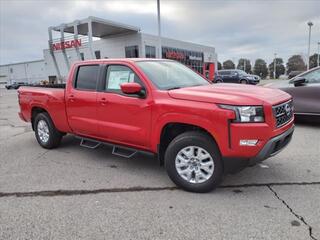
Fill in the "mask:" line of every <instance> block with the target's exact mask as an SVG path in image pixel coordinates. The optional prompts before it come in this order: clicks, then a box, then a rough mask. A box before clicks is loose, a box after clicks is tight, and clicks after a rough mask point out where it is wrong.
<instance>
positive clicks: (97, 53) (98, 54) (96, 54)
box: [94, 51, 101, 59]
mask: <svg viewBox="0 0 320 240" xmlns="http://www.w3.org/2000/svg"><path fill="white" fill-rule="evenodd" d="M94 55H95V56H96V59H100V58H101V53H100V51H94Z"/></svg>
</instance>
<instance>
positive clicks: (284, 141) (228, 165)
mask: <svg viewBox="0 0 320 240" xmlns="http://www.w3.org/2000/svg"><path fill="white" fill-rule="evenodd" d="M293 131H294V126H292V127H291V128H289V129H288V130H286V131H285V132H283V133H282V134H280V135H277V136H275V137H273V138H271V139H270V140H269V141H268V142H267V143H266V144H265V145H264V147H263V148H262V149H261V150H260V152H259V153H258V154H257V155H256V156H255V157H252V158H249V159H248V158H237V157H226V158H223V161H224V170H225V172H226V173H234V172H237V171H239V170H241V169H243V168H245V167H247V166H252V165H255V164H257V163H259V162H261V161H263V160H265V159H267V158H269V157H272V156H274V155H276V154H278V153H279V152H280V151H281V150H283V149H284V148H285V147H286V146H287V145H288V144H289V142H290V141H291V138H292V135H293Z"/></svg>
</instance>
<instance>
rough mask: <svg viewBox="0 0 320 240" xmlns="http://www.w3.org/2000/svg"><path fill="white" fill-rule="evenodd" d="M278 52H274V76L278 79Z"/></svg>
mask: <svg viewBox="0 0 320 240" xmlns="http://www.w3.org/2000/svg"><path fill="white" fill-rule="evenodd" d="M276 62H277V54H276V53H275V54H274V60H273V78H274V79H276V76H277V75H276V73H277V63H276Z"/></svg>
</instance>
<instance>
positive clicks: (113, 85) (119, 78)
mask: <svg viewBox="0 0 320 240" xmlns="http://www.w3.org/2000/svg"><path fill="white" fill-rule="evenodd" d="M128 82H136V83H139V84H141V85H142V82H141V80H140V79H139V77H138V76H137V75H136V74H135V73H134V72H133V71H132V70H131V69H130V68H128V67H126V66H121V65H110V66H109V67H108V69H107V76H106V86H105V90H107V91H111V92H121V90H120V85H121V84H122V83H128Z"/></svg>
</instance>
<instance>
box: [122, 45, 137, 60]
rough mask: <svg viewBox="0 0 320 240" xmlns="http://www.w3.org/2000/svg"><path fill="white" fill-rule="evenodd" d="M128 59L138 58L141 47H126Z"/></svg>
mask: <svg viewBox="0 0 320 240" xmlns="http://www.w3.org/2000/svg"><path fill="white" fill-rule="evenodd" d="M125 52H126V58H138V57H139V47H138V46H129V47H125Z"/></svg>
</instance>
